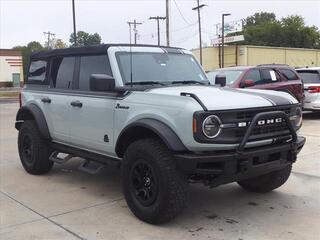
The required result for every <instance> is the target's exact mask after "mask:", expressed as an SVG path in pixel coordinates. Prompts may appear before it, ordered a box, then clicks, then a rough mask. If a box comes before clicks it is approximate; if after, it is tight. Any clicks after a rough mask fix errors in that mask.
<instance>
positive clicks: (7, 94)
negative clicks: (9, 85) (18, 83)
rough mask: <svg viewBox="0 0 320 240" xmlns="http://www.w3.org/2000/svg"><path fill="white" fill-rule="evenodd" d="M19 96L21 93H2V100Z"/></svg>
mask: <svg viewBox="0 0 320 240" xmlns="http://www.w3.org/2000/svg"><path fill="white" fill-rule="evenodd" d="M18 96H19V92H1V91H0V98H17V97H18Z"/></svg>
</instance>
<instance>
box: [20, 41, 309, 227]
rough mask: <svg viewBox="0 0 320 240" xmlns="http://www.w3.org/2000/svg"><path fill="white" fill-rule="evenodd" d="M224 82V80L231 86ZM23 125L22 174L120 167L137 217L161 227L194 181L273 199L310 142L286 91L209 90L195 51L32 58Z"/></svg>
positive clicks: (134, 49) (73, 51) (77, 51)
mask: <svg viewBox="0 0 320 240" xmlns="http://www.w3.org/2000/svg"><path fill="white" fill-rule="evenodd" d="M223 81H225V79H223V77H219V76H218V77H217V82H220V83H221V84H223ZM20 97H21V98H20V100H21V102H20V105H21V108H20V109H19V111H18V113H17V116H16V123H15V127H16V129H18V130H19V136H18V147H19V154H20V159H21V162H22V165H23V167H24V168H25V170H26V171H27V172H28V173H31V174H44V173H47V172H48V171H50V169H51V168H52V167H53V165H54V163H58V164H61V163H64V162H66V161H67V160H69V159H70V158H72V157H80V158H82V159H84V162H83V163H82V164H81V165H80V169H82V170H84V171H87V172H90V173H95V172H97V171H98V170H99V169H100V168H101V166H105V165H110V164H113V165H117V166H119V167H120V168H121V179H122V187H123V192H124V196H125V199H126V201H127V204H128V206H129V208H130V209H131V211H132V212H133V213H134V215H135V216H137V217H138V218H139V219H141V220H143V221H146V222H149V223H153V224H157V223H162V222H166V221H169V220H170V219H172V218H173V217H175V216H176V215H177V214H178V213H179V212H181V210H182V209H183V208H184V207H185V206H186V203H187V195H188V192H187V190H188V184H189V183H199V182H200V183H204V184H206V185H207V186H210V187H216V186H218V185H221V184H226V183H231V182H238V183H239V185H240V186H241V187H243V188H244V189H245V190H248V191H252V192H263V193H264V192H269V191H272V190H273V189H276V188H278V187H280V186H281V185H282V184H284V183H285V182H286V180H287V179H288V178H289V175H290V173H291V167H292V164H293V163H294V162H295V161H296V158H297V154H298V153H299V151H300V150H301V148H302V147H303V145H304V143H305V138H303V137H301V136H298V135H297V132H298V130H299V128H300V127H301V124H302V112H301V108H300V105H299V104H298V101H297V100H296V99H295V98H294V97H292V96H291V95H289V94H287V93H284V92H275V91H263V90H245V89H239V90H236V89H229V88H221V87H219V86H218V85H210V84H209V81H208V79H207V76H206V74H205V72H204V71H203V70H202V68H201V66H200V65H199V64H198V62H197V61H196V59H195V58H194V57H193V56H192V54H191V53H190V52H189V51H187V50H184V49H180V48H169V47H156V46H149V45H124V44H123V45H122V44H110V45H99V46H91V47H81V48H69V49H58V50H51V51H43V52H37V53H33V54H32V56H31V59H30V66H29V71H28V73H27V80H26V83H25V86H24V88H23V90H22V92H21V96H20Z"/></svg>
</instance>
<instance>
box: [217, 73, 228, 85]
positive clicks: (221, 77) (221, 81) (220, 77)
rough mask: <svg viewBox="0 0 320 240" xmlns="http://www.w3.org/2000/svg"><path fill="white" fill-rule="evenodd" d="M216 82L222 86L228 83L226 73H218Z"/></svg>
mask: <svg viewBox="0 0 320 240" xmlns="http://www.w3.org/2000/svg"><path fill="white" fill-rule="evenodd" d="M215 84H216V85H220V86H221V87H225V86H226V85H227V78H226V75H223V74H217V75H216V79H215Z"/></svg>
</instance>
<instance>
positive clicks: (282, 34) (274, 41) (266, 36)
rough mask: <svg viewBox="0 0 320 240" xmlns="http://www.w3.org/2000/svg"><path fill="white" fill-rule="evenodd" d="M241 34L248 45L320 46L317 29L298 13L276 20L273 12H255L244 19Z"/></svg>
mask: <svg viewBox="0 0 320 240" xmlns="http://www.w3.org/2000/svg"><path fill="white" fill-rule="evenodd" d="M243 34H244V37H245V42H244V44H249V45H262V46H276V47H295V48H320V32H319V29H318V28H317V27H315V26H311V27H309V26H306V24H305V21H304V19H303V18H302V17H301V16H298V15H291V16H288V17H285V18H282V19H281V20H277V19H276V16H275V14H274V13H267V12H261V13H255V14H254V15H252V16H249V17H247V18H246V19H245V21H244V29H243Z"/></svg>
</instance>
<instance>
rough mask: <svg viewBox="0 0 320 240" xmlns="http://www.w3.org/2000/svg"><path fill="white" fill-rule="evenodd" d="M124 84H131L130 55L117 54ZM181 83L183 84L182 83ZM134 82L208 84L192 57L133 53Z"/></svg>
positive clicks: (127, 53) (126, 53)
mask: <svg viewBox="0 0 320 240" xmlns="http://www.w3.org/2000/svg"><path fill="white" fill-rule="evenodd" d="M116 57H117V61H118V65H119V69H120V72H121V76H122V79H123V81H124V84H127V85H128V84H130V80H131V76H130V69H131V67H130V53H129V52H119V53H117V54H116ZM180 81H181V82H180ZM132 82H133V84H135V83H146V84H157V83H159V84H164V83H165V84H170V83H172V82H176V83H178V82H179V83H181V84H183V83H186V82H190V83H197V82H199V83H208V80H207V77H206V75H205V73H204V72H203V71H202V69H201V67H200V65H199V64H198V62H197V61H196V60H195V58H194V57H193V56H192V55H189V54H177V53H148V52H146V53H137V52H134V53H132Z"/></svg>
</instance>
